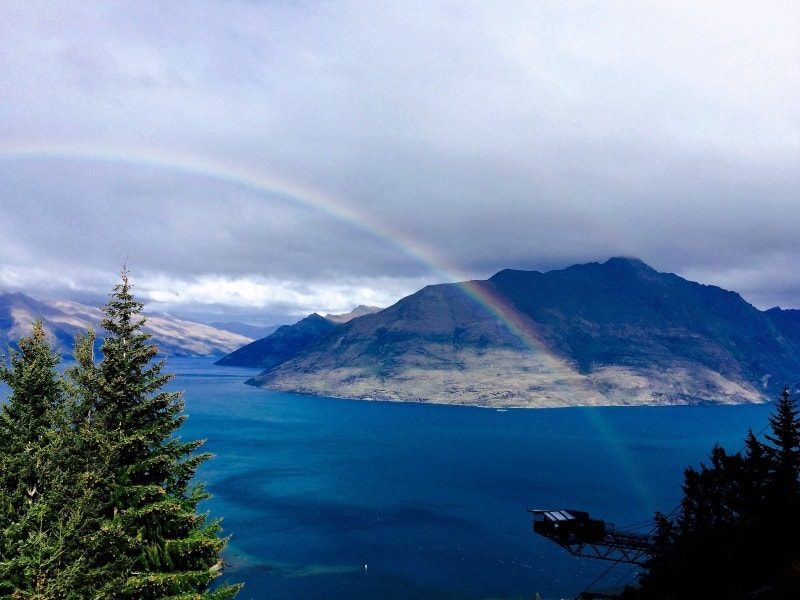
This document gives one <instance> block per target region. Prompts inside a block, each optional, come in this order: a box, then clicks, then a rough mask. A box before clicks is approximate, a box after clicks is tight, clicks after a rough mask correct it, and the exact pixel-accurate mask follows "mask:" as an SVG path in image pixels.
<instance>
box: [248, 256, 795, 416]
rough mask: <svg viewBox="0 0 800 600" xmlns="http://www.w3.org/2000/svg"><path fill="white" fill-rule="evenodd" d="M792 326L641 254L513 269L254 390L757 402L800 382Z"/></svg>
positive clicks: (399, 317) (365, 325) (417, 301)
mask: <svg viewBox="0 0 800 600" xmlns="http://www.w3.org/2000/svg"><path fill="white" fill-rule="evenodd" d="M795 317H796V316H795V315H794V314H793V311H781V310H780V309H773V310H772V311H766V312H762V311H759V310H758V309H756V308H755V307H753V306H752V305H750V304H748V303H747V302H746V301H745V300H744V299H742V298H741V296H739V295H738V294H736V293H734V292H730V291H726V290H723V289H721V288H718V287H715V286H707V285H701V284H699V283H694V282H690V281H687V280H684V279H682V278H680V277H678V276H676V275H673V274H668V273H659V272H657V271H655V270H654V269H652V268H650V267H648V266H647V265H645V264H644V263H642V262H641V261H639V260H636V259H628V258H614V259H611V260H609V261H607V262H606V263H603V264H598V263H590V264H585V265H575V266H573V267H570V268H568V269H563V270H558V271H550V272H547V273H540V272H536V271H533V272H526V271H513V270H506V271H501V272H500V273H498V274H496V275H495V276H494V277H492V278H490V279H489V280H486V281H474V282H463V283H459V284H444V285H436V286H428V287H426V288H424V289H422V290H420V291H419V292H417V293H415V294H413V295H411V296H408V297H406V298H403V299H402V300H400V301H399V302H398V303H396V304H395V305H393V306H391V307H389V308H386V309H384V310H382V311H380V312H378V313H374V314H368V315H365V316H362V317H359V318H356V319H353V320H351V321H349V322H348V323H345V324H343V325H339V326H337V327H335V328H333V329H331V331H329V332H328V333H326V334H325V335H324V336H322V337H320V338H319V339H317V340H316V341H314V342H313V343H311V344H309V345H308V346H306V347H305V348H304V349H302V350H301V351H300V352H298V353H297V354H295V355H294V356H292V357H291V358H288V359H286V360H285V361H283V362H281V363H280V364H276V365H274V366H272V367H270V368H269V369H267V370H265V371H264V372H263V373H261V374H259V375H258V376H256V377H254V378H253V379H251V380H250V381H249V382H248V383H250V384H252V385H257V386H261V387H265V388H269V389H275V390H282V391H288V392H296V393H303V394H318V395H328V396H338V397H345V398H374V399H386V400H398V401H420V402H437V403H458V404H470V405H479V406H495V407H501V406H525V407H554V406H576V405H645V404H648V405H652V404H696V403H745V402H762V401H765V400H768V399H771V398H774V397H775V396H776V395H777V393H778V392H779V391H780V388H781V387H782V386H783V385H784V384H787V385H795V384H797V383H798V381H799V380H800V378H798V374H800V335H798V334H797V323H798V319H797V318H795Z"/></svg>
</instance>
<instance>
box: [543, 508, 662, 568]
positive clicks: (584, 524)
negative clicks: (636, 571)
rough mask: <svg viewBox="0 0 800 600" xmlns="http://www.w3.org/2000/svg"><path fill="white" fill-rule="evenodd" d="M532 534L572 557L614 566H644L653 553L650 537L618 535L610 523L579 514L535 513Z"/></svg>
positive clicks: (586, 514)
mask: <svg viewBox="0 0 800 600" xmlns="http://www.w3.org/2000/svg"><path fill="white" fill-rule="evenodd" d="M528 512H529V513H533V531H534V533H537V534H539V535H541V536H544V537H546V538H547V539H549V540H551V541H553V542H555V543H556V544H558V545H559V546H561V547H562V548H564V549H565V550H567V551H568V552H569V553H570V554H573V555H574V556H583V557H587V558H599V559H602V560H608V561H612V562H616V563H629V564H634V565H642V566H643V565H644V563H645V562H646V560H647V558H648V557H649V556H650V553H651V552H652V550H653V544H654V541H653V537H652V536H651V535H650V534H642V533H634V532H630V531H620V530H618V529H617V528H616V527H615V526H614V524H613V523H606V522H605V521H601V520H599V519H592V518H590V517H589V513H588V512H585V511H582V510H572V509H563V510H537V509H528Z"/></svg>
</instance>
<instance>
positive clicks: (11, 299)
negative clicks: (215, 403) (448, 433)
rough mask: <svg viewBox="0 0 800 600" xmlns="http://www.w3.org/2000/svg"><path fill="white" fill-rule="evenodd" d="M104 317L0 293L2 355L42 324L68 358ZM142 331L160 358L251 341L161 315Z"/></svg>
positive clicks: (210, 352)
mask: <svg viewBox="0 0 800 600" xmlns="http://www.w3.org/2000/svg"><path fill="white" fill-rule="evenodd" d="M102 318H103V314H102V312H101V311H100V309H99V308H95V307H91V306H87V305H84V304H79V303H77V302H70V301H64V300H55V301H47V302H42V301H39V300H34V299H33V298H30V297H28V296H26V295H24V294H20V293H5V294H2V293H0V344H2V351H0V353H2V354H6V352H5V349H6V348H7V347H8V346H10V345H14V344H16V343H17V341H18V340H19V338H20V337H22V336H24V335H29V334H30V331H31V323H33V321H35V320H42V321H44V324H45V329H46V330H47V332H48V333H50V334H51V335H52V336H53V342H54V347H55V348H56V350H58V351H59V352H61V353H62V354H64V355H71V353H72V347H73V342H74V339H75V336H76V335H77V334H81V333H86V331H87V330H88V329H90V328H91V329H94V330H95V331H98V332H99V330H100V326H99V323H100V320H101V319H102ZM144 331H146V332H148V333H150V334H152V335H153V341H154V342H155V343H156V344H157V345H158V349H159V351H160V353H161V354H164V355H167V356H215V355H221V354H227V353H229V352H231V351H232V350H234V349H236V348H239V347H241V346H242V345H243V344H247V343H249V342H251V341H252V338H249V337H245V336H243V335H239V334H235V333H232V332H229V331H224V330H222V329H217V328H214V327H211V326H209V325H205V324H202V323H195V322H193V321H186V320H182V319H177V318H172V317H168V316H164V315H147V322H146V323H145V326H144Z"/></svg>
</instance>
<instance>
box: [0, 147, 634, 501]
mask: <svg viewBox="0 0 800 600" xmlns="http://www.w3.org/2000/svg"><path fill="white" fill-rule="evenodd" d="M0 160H6V161H11V160H61V161H88V162H96V163H106V164H116V165H121V166H131V167H148V168H158V169H164V170H167V171H171V172H175V173H178V174H185V175H191V176H198V177H204V178H208V179H211V180H215V181H219V182H222V183H227V184H232V185H236V186H241V187H243V188H245V189H250V190H253V191H256V192H258V193H264V194H274V195H277V196H279V197H281V198H283V199H286V200H289V201H291V202H296V203H298V204H299V205H302V206H305V207H309V208H311V209H313V210H317V211H321V212H322V213H323V214H325V215H328V216H331V217H333V218H335V219H337V220H339V221H342V222H344V223H346V224H349V225H351V226H353V227H355V228H357V229H358V230H360V231H363V232H365V233H367V234H368V235H370V236H371V237H373V238H374V239H377V240H378V241H380V242H382V243H388V244H391V245H392V246H393V247H395V248H396V249H398V250H399V251H401V252H402V253H403V254H405V255H406V256H408V257H409V258H410V259H412V260H414V261H416V262H417V263H419V264H420V265H422V266H424V267H425V268H426V269H428V270H429V271H430V272H431V274H432V275H433V276H436V277H438V278H439V279H440V281H442V282H455V283H456V284H457V285H458V287H459V288H460V290H461V291H462V292H463V293H464V294H465V296H467V297H468V298H469V299H470V300H471V301H473V302H475V303H476V304H477V305H478V306H480V307H482V309H483V310H485V311H486V312H487V313H488V314H489V315H490V316H491V317H492V318H493V319H494V320H495V321H496V322H497V323H499V324H501V325H502V326H504V327H505V328H506V329H507V330H508V332H509V333H510V334H511V335H513V336H514V337H516V338H517V339H519V340H520V341H521V343H522V345H523V346H524V347H525V348H526V349H528V350H529V351H531V352H533V353H536V354H538V355H539V356H542V357H545V358H546V360H547V361H548V362H549V363H550V367H551V368H552V369H553V371H554V372H559V373H567V372H570V371H571V369H570V368H569V367H567V366H566V364H564V363H562V362H561V361H559V360H557V359H556V358H554V357H552V356H551V355H550V353H549V352H544V351H543V348H542V346H541V343H540V342H539V340H538V338H537V337H536V335H535V334H534V333H533V332H532V329H531V324H530V323H529V322H526V317H524V315H521V314H520V313H519V312H518V311H517V310H515V309H514V308H513V307H511V306H508V305H506V304H505V303H503V302H502V301H501V300H500V299H498V298H496V297H494V296H493V295H491V294H490V293H489V292H488V291H487V289H486V288H485V286H482V285H481V284H480V282H478V281H474V280H469V279H468V278H466V277H464V276H463V275H462V274H460V272H459V270H458V269H457V268H456V267H455V266H454V265H448V264H446V263H445V262H444V261H443V260H442V259H441V258H440V257H438V256H437V255H436V254H435V253H434V252H433V250H431V249H430V248H427V247H426V246H424V245H423V244H422V243H421V242H420V241H419V240H414V239H411V238H409V237H404V236H403V235H402V234H401V233H400V232H397V231H392V230H390V229H389V228H387V227H386V226H385V225H384V224H382V223H380V222H378V221H376V220H375V219H373V218H371V217H370V216H369V215H366V214H364V213H363V212H361V211H359V210H357V209H355V208H353V207H352V206H350V205H348V204H347V203H345V202H343V201H342V200H340V199H338V198H335V197H333V196H332V195H330V194H327V193H325V192H323V191H321V190H318V189H315V188H313V187H311V186H309V185H305V184H302V183H299V182H296V181H291V180H289V179H286V178H285V177H282V176H280V175H278V174H276V173H272V172H269V171H267V170H265V169H263V168H260V167H259V168H258V169H255V168H250V167H247V166H243V165H241V164H235V163H233V162H228V161H225V160H221V159H218V158H213V159H212V158H208V157H204V156H199V155H194V154H187V153H180V152H174V151H164V150H158V149H152V148H147V149H142V148H134V149H131V148H125V149H121V148H116V147H111V146H102V145H89V144H66V143H51V142H46V143H28V144H16V145H8V144H6V145H3V144H0ZM589 418H590V419H592V420H593V421H594V422H595V426H596V427H597V428H598V430H600V431H602V432H603V433H604V435H605V437H606V439H607V441H608V450H609V451H611V452H612V454H614V456H615V457H616V459H617V460H618V461H619V463H620V465H621V466H622V467H623V470H624V471H625V472H626V473H627V474H628V476H629V478H630V480H631V483H632V484H633V485H632V486H630V487H631V489H637V490H638V493H639V495H640V496H641V497H642V499H643V500H647V491H646V490H643V489H638V488H640V487H641V486H640V485H638V483H637V482H638V481H641V479H640V478H639V477H637V476H636V467H635V465H632V464H630V460H629V458H628V456H627V452H626V451H625V450H624V448H623V446H622V445H621V443H620V440H619V439H618V436H616V435H615V434H614V432H613V431H611V430H610V428H609V427H608V424H607V423H606V422H605V419H604V418H603V417H602V415H601V414H600V411H591V414H590V416H589ZM648 505H649V503H648Z"/></svg>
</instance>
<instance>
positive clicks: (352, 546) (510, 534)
mask: <svg viewBox="0 0 800 600" xmlns="http://www.w3.org/2000/svg"><path fill="white" fill-rule="evenodd" d="M166 371H167V372H171V373H175V374H176V375H177V377H176V379H175V380H174V381H173V382H172V383H171V384H170V388H171V389H180V390H183V391H184V392H185V401H186V413H187V414H188V415H189V418H188V419H187V421H186V423H185V424H184V425H183V427H182V428H181V430H180V434H181V436H182V437H183V438H184V439H197V438H202V439H205V440H207V442H206V445H205V446H204V449H205V450H207V451H210V452H212V453H213V454H214V458H213V459H212V460H210V461H208V462H207V463H205V464H204V465H203V466H202V467H201V469H200V470H199V471H198V477H197V479H198V480H199V481H203V482H205V483H206V485H207V487H208V490H209V491H210V492H211V493H212V494H213V498H212V499H211V500H209V501H207V502H206V503H204V505H203V508H204V509H207V510H209V511H210V513H211V515H212V516H219V517H222V518H223V526H224V529H225V534H226V535H230V536H231V538H230V542H229V544H228V548H227V550H226V553H225V559H226V561H227V563H228V565H229V566H228V568H227V569H226V571H225V573H224V574H223V576H222V579H227V580H230V581H231V582H237V581H243V582H244V583H245V587H244V589H243V590H242V592H241V593H240V594H239V596H238V598H240V599H251V598H254V599H261V598H267V599H278V600H283V599H287V600H288V599H291V600H311V599H320V600H322V599H325V600H339V599H341V600H344V599H347V600H359V599H364V600H366V599H382V600H395V599H396V600H400V599H403V600H407V599H415V600H429V599H437V600H449V599H453V600H455V599H459V600H478V599H489V598H492V599H519V598H525V599H533V598H534V597H535V595H536V594H537V593H538V594H539V595H540V597H541V598H542V599H543V600H544V599H549V598H566V597H573V596H575V595H577V594H578V593H580V592H581V591H582V590H583V589H585V588H586V587H587V586H590V585H591V584H592V583H593V582H594V581H595V580H596V579H597V578H598V577H599V576H601V574H603V573H604V572H605V571H606V570H607V569H608V568H609V567H611V566H612V563H610V562H606V561H601V560H596V559H587V558H577V557H574V556H572V555H570V554H569V553H567V552H566V551H564V550H562V549H561V548H560V547H559V546H557V545H556V544H554V543H552V542H550V541H548V540H546V539H544V538H542V537H540V536H538V535H535V534H534V533H533V531H532V520H531V515H530V514H529V513H528V512H527V509H529V508H543V509H558V508H572V509H580V510H586V511H589V512H590V514H591V516H592V517H593V518H599V519H604V520H606V521H608V522H611V523H615V524H616V526H617V527H618V528H625V529H636V528H637V527H638V528H643V529H641V530H642V531H643V532H644V531H647V530H649V529H650V528H651V525H652V518H653V515H654V513H655V511H657V510H658V511H661V512H664V513H669V512H670V511H672V510H673V509H675V508H676V507H677V505H678V503H679V501H680V497H681V489H680V486H681V483H682V482H683V470H684V468H685V467H687V466H690V465H691V466H698V465H699V464H700V463H701V462H703V461H706V460H707V457H708V454H709V453H710V451H711V449H712V447H713V445H714V444H715V443H719V444H720V445H721V446H723V447H725V448H726V449H727V450H729V451H731V452H735V451H738V450H740V449H741V448H742V445H743V440H744V438H745V436H746V435H747V431H748V428H752V429H753V431H754V432H755V433H759V432H761V431H762V430H763V429H764V428H765V427H766V426H767V417H768V415H769V414H770V412H771V411H772V405H760V406H694V407H636V408H630V407H613V408H567V409H514V410H506V411H498V410H495V409H486V408H472V407H459V406H441V405H434V404H416V403H414V404H411V403H391V402H367V401H352V400H339V399H332V398H317V397H310V396H300V395H291V394H285V393H278V392H270V391H266V390H261V389H257V388H253V387H251V386H247V385H244V383H243V382H244V380H245V379H246V378H247V377H249V376H251V375H252V374H254V373H255V372H256V371H254V370H252V369H242V368H235V367H221V366H215V365H213V360H212V359H208V358H202V359H199V358H194V359H188V358H169V359H168V360H167V365H166ZM636 571H637V568H635V567H634V566H632V565H620V566H617V567H615V568H613V569H612V570H611V571H610V572H609V573H608V574H607V575H606V576H605V577H603V578H602V579H601V580H600V581H599V582H597V583H596V584H595V585H594V587H593V589H602V588H607V587H611V586H613V585H621V584H625V583H629V582H630V581H632V580H633V579H634V578H635V574H636Z"/></svg>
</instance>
